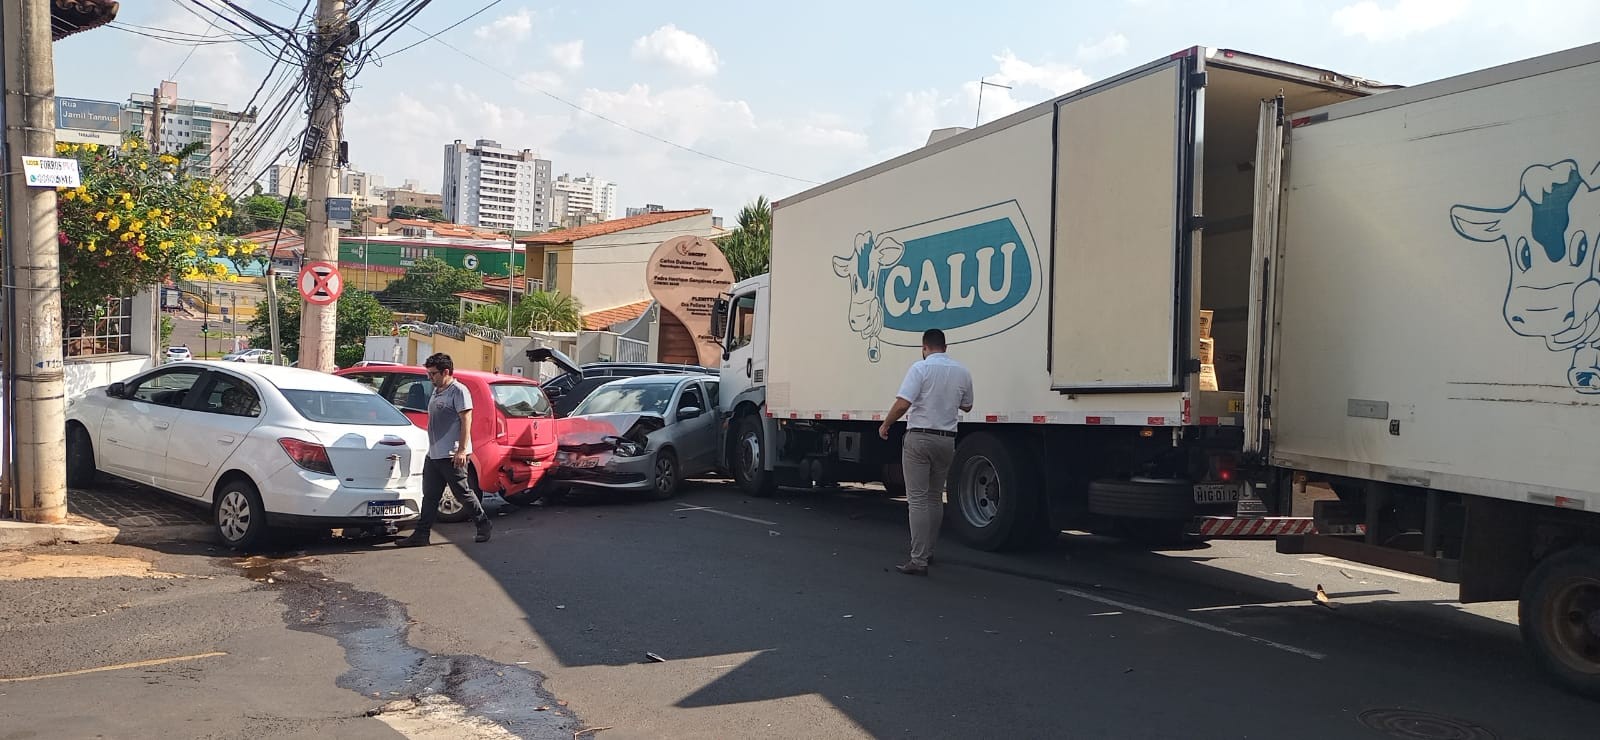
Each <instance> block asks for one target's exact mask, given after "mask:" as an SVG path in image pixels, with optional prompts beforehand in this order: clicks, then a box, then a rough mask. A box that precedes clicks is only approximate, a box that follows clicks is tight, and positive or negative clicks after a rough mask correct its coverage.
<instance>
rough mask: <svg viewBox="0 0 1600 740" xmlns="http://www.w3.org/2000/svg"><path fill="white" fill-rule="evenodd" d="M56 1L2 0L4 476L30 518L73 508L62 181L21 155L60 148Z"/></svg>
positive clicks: (23, 515)
mask: <svg viewBox="0 0 1600 740" xmlns="http://www.w3.org/2000/svg"><path fill="white" fill-rule="evenodd" d="M51 5H52V4H51V3H46V2H37V1H36V0H0V23H3V26H4V30H3V36H4V38H3V41H4V43H3V45H0V46H3V49H4V51H3V54H4V57H5V93H4V94H5V113H4V122H5V159H4V167H3V172H4V173H5V175H4V176H5V177H6V180H7V182H6V184H7V186H8V187H6V189H5V191H6V203H5V214H6V221H7V229H6V232H5V235H4V240H5V260H6V263H7V264H8V265H9V266H10V268H11V269H10V272H11V279H12V280H13V281H14V283H13V286H14V287H11V288H10V289H9V290H7V291H6V295H5V298H6V301H7V302H8V303H9V304H10V308H11V311H12V314H11V315H12V316H14V317H15V323H14V324H12V325H11V326H9V327H7V333H8V334H9V335H10V336H9V337H8V339H9V342H8V344H9V345H10V346H9V348H8V349H9V350H10V352H11V353H12V354H11V355H10V356H8V357H6V362H7V365H8V368H9V370H10V372H11V373H12V374H13V379H14V383H15V384H14V386H13V388H14V398H9V399H6V400H7V409H6V411H7V412H9V415H10V423H11V424H12V429H13V430H14V434H15V436H14V437H13V439H14V440H15V446H14V451H13V454H14V455H15V457H14V462H15V466H16V467H15V468H14V469H13V470H8V471H7V477H8V478H9V479H10V480H11V482H12V484H13V486H14V487H13V490H14V491H15V492H16V506H15V507H14V510H15V512H16V515H17V517H18V518H19V519H22V520H23V521H29V522H60V521H64V520H65V519H66V518H67V456H66V420H65V418H64V417H65V414H66V383H65V373H64V370H63V367H62V361H61V360H62V358H61V337H62V320H61V255H60V252H59V250H60V245H59V243H58V242H57V241H56V232H57V227H56V191H55V189H54V188H31V187H28V185H27V178H26V177H25V176H24V175H23V169H22V158H23V157H24V156H41V157H54V156H55V148H56V129H55V127H56V102H55V94H56V89H55V88H56V81H55V59H54V56H53V50H52V49H51V33H50V8H51Z"/></svg>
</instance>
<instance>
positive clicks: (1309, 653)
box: [1056, 588, 1328, 660]
mask: <svg viewBox="0 0 1600 740" xmlns="http://www.w3.org/2000/svg"><path fill="white" fill-rule="evenodd" d="M1056 590H1057V591H1059V592H1061V593H1064V594H1067V595H1068V596H1076V597H1078V598H1080V599H1088V600H1089V601H1095V602H1099V603H1101V604H1105V605H1106V606H1114V607H1116V608H1118V609H1122V610H1124V611H1130V612H1138V613H1140V614H1143V615H1145V616H1149V617H1155V618H1157V619H1165V620H1167V621H1169V622H1177V623H1178V624H1186V625H1189V626H1190V627H1195V628H1198V629H1203V630H1206V631H1207V632H1215V633H1217V634H1219V635H1228V636H1229V637H1237V638H1240V639H1244V640H1249V641H1251V642H1255V643H1260V644H1262V645H1266V646H1267V647H1270V648H1275V649H1278V650H1282V651H1284V652H1286V653H1294V654H1295V655H1303V656H1305V657H1307V658H1310V659H1312V660H1322V659H1323V658H1326V657H1328V656H1326V655H1323V654H1322V653H1319V652H1316V651H1313V650H1306V649H1304V648H1297V647H1295V646H1293V645H1285V644H1283V643H1281V642H1274V641H1272V640H1268V639H1266V638H1264V637H1255V636H1253V635H1247V634H1245V633H1243V632H1235V631H1234V630H1230V629H1228V628H1226V627H1218V626H1217V625H1214V624H1207V623H1205V622H1202V621H1200V620H1198V619H1190V618H1188V617H1185V616H1181V615H1178V614H1168V613H1166V612H1163V611H1157V610H1155V609H1148V608H1145V607H1142V606H1136V605H1134V604H1128V603H1125V602H1121V601H1117V600H1115V599H1108V598H1106V597H1104V596H1100V595H1098V594H1092V593H1089V592H1087V591H1079V590H1077V589H1073V588H1058V589H1056Z"/></svg>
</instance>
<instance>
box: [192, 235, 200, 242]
mask: <svg viewBox="0 0 1600 740" xmlns="http://www.w3.org/2000/svg"><path fill="white" fill-rule="evenodd" d="M189 243H190V244H199V243H200V235H199V234H190V235H189Z"/></svg>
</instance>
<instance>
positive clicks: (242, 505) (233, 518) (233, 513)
mask: <svg viewBox="0 0 1600 740" xmlns="http://www.w3.org/2000/svg"><path fill="white" fill-rule="evenodd" d="M251 519H252V517H251V516H250V499H249V498H247V497H245V495H244V494H243V493H242V492H239V491H229V492H227V493H225V494H222V503H221V504H219V505H218V506H217V527H218V528H219V529H221V530H222V536H223V537H226V538H227V539H228V541H229V542H236V541H238V540H240V539H243V538H244V536H245V535H246V534H248V533H249V532H250V523H251Z"/></svg>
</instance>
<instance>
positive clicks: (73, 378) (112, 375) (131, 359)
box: [66, 355, 155, 398]
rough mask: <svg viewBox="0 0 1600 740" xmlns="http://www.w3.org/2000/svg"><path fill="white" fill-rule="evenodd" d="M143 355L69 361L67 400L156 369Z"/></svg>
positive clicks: (67, 369)
mask: <svg viewBox="0 0 1600 740" xmlns="http://www.w3.org/2000/svg"><path fill="white" fill-rule="evenodd" d="M154 366H155V365H154V363H153V362H151V360H150V358H149V357H147V356H143V355H117V356H115V357H113V358H110V359H103V360H68V361H67V363H66V375H67V398H78V397H79V396H82V395H83V394H84V393H86V392H88V391H89V390H91V389H94V388H98V387H100V386H103V385H110V384H112V383H115V382H118V381H122V380H127V379H128V378H130V377H133V376H134V375H137V374H139V373H142V372H144V371H146V370H149V369H150V368H152V367H154Z"/></svg>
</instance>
